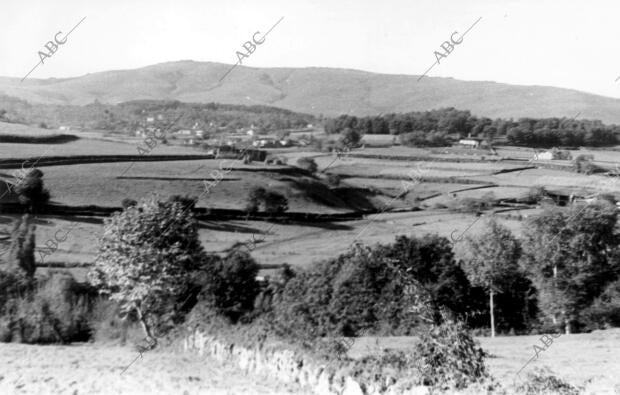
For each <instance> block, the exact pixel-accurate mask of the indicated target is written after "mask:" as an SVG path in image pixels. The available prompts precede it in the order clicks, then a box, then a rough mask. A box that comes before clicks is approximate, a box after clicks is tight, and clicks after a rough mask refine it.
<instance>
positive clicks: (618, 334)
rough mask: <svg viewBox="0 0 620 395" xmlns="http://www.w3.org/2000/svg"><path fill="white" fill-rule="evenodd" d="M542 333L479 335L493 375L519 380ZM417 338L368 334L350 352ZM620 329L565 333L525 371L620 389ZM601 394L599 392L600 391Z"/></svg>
mask: <svg viewBox="0 0 620 395" xmlns="http://www.w3.org/2000/svg"><path fill="white" fill-rule="evenodd" d="M539 339H540V336H539V335H536V336H499V337H496V338H494V339H492V338H490V337H478V338H477V340H478V341H479V342H480V344H481V346H482V348H483V350H485V351H486V352H487V353H489V354H490V356H489V357H488V358H487V360H486V363H487V366H488V367H489V369H490V372H491V375H493V376H494V377H496V378H497V379H498V380H499V381H500V382H501V383H503V384H510V383H512V382H514V381H519V380H520V378H519V377H517V372H518V371H519V370H520V369H521V368H522V367H523V365H524V364H526V363H527V361H528V360H530V359H531V358H532V357H533V356H534V351H533V347H534V344H537V345H540V340H539ZM416 341H417V339H416V338H414V337H386V338H375V337H364V338H360V339H359V340H358V341H356V342H355V343H354V345H353V347H351V349H350V351H349V355H350V356H351V357H354V358H361V357H362V356H364V355H369V354H373V353H378V352H379V350H381V349H384V348H392V349H398V350H402V351H405V352H408V351H412V350H413V348H414V345H415V343H416ZM618 353H620V329H612V330H605V331H595V332H592V333H584V334H574V335H562V336H560V337H559V338H557V339H555V340H554V342H553V344H551V345H550V346H549V347H548V348H547V349H546V350H545V351H544V352H540V354H539V358H538V360H536V361H534V362H532V363H530V364H529V365H528V366H527V367H526V368H525V369H524V370H523V372H522V373H521V376H522V377H524V376H526V375H527V373H528V372H533V371H534V370H535V369H538V368H543V367H547V368H549V369H551V371H552V372H554V373H555V374H556V375H557V376H558V377H560V378H563V379H565V380H567V381H568V382H570V383H571V384H573V385H583V384H585V383H586V382H588V386H589V387H592V388H599V390H600V389H604V388H607V389H612V388H614V387H616V388H619V389H620V377H619V376H618V375H617V374H616V372H618V371H619V370H620V360H619V359H618V358H617V355H618ZM597 393H598V392H597Z"/></svg>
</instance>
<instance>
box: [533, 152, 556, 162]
mask: <svg viewBox="0 0 620 395" xmlns="http://www.w3.org/2000/svg"><path fill="white" fill-rule="evenodd" d="M534 160H553V153H552V152H551V151H542V152H537V153H536V154H534Z"/></svg>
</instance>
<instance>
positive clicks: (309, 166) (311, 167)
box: [297, 157, 318, 173]
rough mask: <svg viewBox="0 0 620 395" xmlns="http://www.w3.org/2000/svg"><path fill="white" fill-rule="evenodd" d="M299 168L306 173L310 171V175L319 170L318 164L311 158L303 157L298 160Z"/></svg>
mask: <svg viewBox="0 0 620 395" xmlns="http://www.w3.org/2000/svg"><path fill="white" fill-rule="evenodd" d="M297 166H299V167H300V168H302V169H304V170H306V171H309V172H310V173H316V171H317V169H318V166H317V164H316V162H315V161H314V159H312V158H310V157H303V158H299V159H297Z"/></svg>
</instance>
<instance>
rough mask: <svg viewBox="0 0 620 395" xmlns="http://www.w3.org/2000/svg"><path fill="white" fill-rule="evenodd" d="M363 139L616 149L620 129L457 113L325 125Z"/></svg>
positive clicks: (353, 119) (348, 120)
mask: <svg viewBox="0 0 620 395" xmlns="http://www.w3.org/2000/svg"><path fill="white" fill-rule="evenodd" d="M348 129H350V130H354V131H357V132H358V133H361V134H393V135H400V136H401V142H403V144H405V145H414V146H439V145H446V144H448V142H449V140H450V138H454V137H457V136H458V138H463V137H467V136H472V137H477V138H482V139H487V140H489V141H490V140H493V139H495V138H505V139H506V140H507V141H508V143H510V144H513V145H522V146H530V147H553V146H610V145H616V144H617V143H618V140H617V138H618V135H619V134H620V126H617V125H605V124H603V123H602V122H601V121H599V120H587V119H569V118H520V119H518V120H516V121H515V120H513V119H499V118H497V119H490V118H486V117H476V116H473V115H472V114H471V113H470V112H469V111H463V110H457V109H454V108H452V107H450V108H442V109H438V110H431V111H417V112H409V113H404V114H395V113H390V114H384V115H380V116H367V117H356V116H352V115H340V116H339V117H336V118H330V119H327V120H326V121H325V131H326V132H327V133H330V134H334V133H341V132H342V131H343V130H348Z"/></svg>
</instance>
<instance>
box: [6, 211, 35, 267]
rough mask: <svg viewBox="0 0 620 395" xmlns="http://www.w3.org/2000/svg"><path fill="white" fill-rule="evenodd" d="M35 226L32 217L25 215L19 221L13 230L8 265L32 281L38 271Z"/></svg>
mask: <svg viewBox="0 0 620 395" xmlns="http://www.w3.org/2000/svg"><path fill="white" fill-rule="evenodd" d="M34 233H35V226H34V224H33V223H32V217H31V216H30V215H28V214H25V215H24V216H23V217H21V218H20V219H18V220H17V222H16V223H15V227H14V228H13V233H12V240H11V247H10V249H9V257H8V263H9V267H11V268H12V270H13V271H18V272H21V274H24V275H25V276H26V278H28V279H32V278H33V276H34V272H35V270H36V269H37V266H36V263H35V258H34V250H35V245H36V243H35V235H34Z"/></svg>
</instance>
